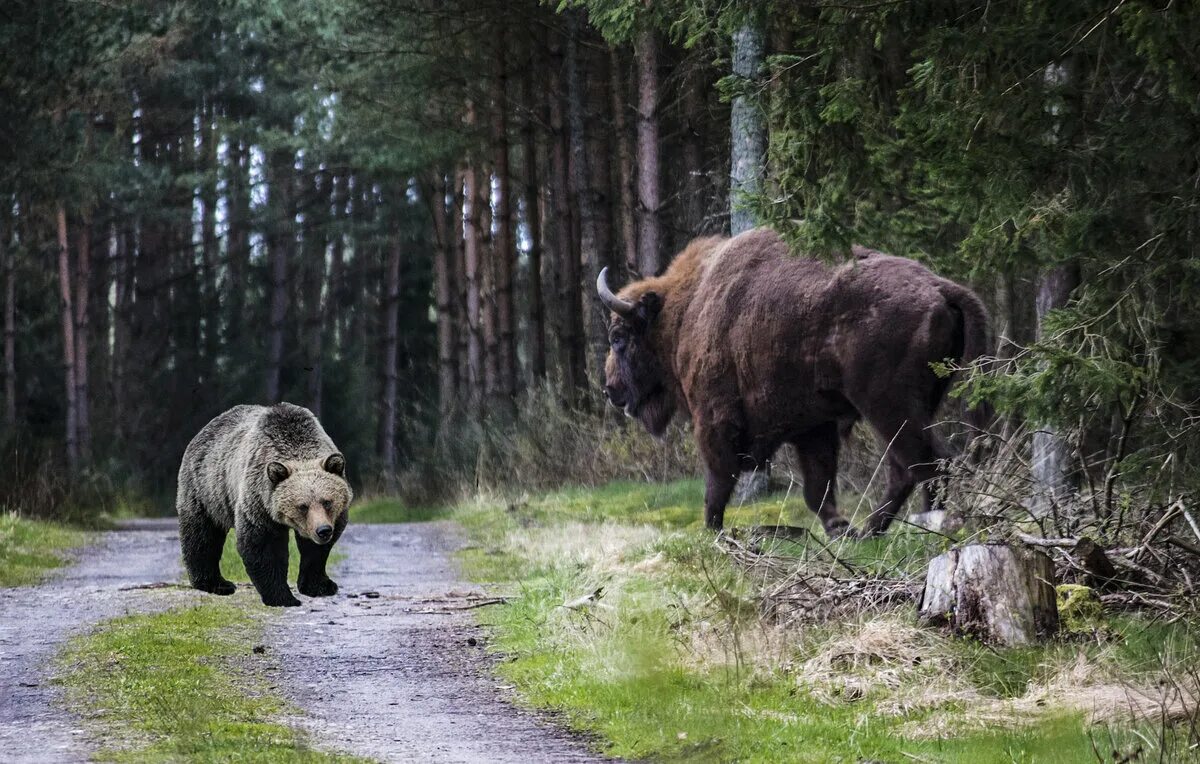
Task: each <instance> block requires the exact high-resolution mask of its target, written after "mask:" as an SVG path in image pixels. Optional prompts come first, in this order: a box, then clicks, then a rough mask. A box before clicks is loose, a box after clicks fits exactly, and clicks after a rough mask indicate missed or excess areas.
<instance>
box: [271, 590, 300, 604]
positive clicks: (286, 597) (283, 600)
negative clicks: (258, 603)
mask: <svg viewBox="0 0 1200 764" xmlns="http://www.w3.org/2000/svg"><path fill="white" fill-rule="evenodd" d="M262 602H263V604H264V605H266V606H267V607H300V600H298V599H296V598H295V597H293V596H292V593H291V592H290V591H289V592H288V593H287V594H279V595H274V596H271V597H267V596H265V595H264V596H263V598H262Z"/></svg>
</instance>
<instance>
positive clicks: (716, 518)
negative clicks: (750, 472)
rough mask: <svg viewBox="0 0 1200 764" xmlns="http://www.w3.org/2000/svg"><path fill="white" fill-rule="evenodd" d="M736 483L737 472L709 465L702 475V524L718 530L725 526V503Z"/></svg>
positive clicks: (727, 501)
mask: <svg viewBox="0 0 1200 764" xmlns="http://www.w3.org/2000/svg"><path fill="white" fill-rule="evenodd" d="M735 485H737V473H735V472H730V471H728V470H724V471H718V470H714V469H712V468H711V467H710V468H708V470H707V471H706V472H705V475H704V525H705V526H706V527H707V528H708V529H709V530H714V531H719V530H721V528H723V527H724V526H725V505H727V504H728V503H729V497H730V495H731V494H732V493H733V487H734V486H735Z"/></svg>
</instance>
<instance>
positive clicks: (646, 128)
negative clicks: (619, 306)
mask: <svg viewBox="0 0 1200 764" xmlns="http://www.w3.org/2000/svg"><path fill="white" fill-rule="evenodd" d="M634 47H635V50H634V57H635V58H636V59H637V68H638V119H637V158H638V179H637V197H638V273H639V274H641V276H642V278H648V277H650V276H657V275H658V274H659V273H661V272H662V270H663V268H665V267H666V257H665V256H664V255H663V251H662V221H661V220H660V218H659V212H660V207H661V206H662V192H661V190H660V188H659V182H660V177H661V174H662V169H661V167H660V154H659V143H658V101H659V80H658V37H657V36H656V35H655V33H654V30H653V29H652V28H649V27H647V28H646V29H643V30H642V31H641V32H639V33H638V36H637V40H636V42H635V46H634Z"/></svg>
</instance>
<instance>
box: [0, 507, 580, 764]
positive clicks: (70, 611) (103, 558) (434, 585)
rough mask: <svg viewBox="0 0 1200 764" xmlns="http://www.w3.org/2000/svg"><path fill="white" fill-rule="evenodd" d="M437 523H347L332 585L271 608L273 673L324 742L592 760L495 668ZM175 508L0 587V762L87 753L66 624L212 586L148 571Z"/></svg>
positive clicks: (74, 628) (174, 541)
mask: <svg viewBox="0 0 1200 764" xmlns="http://www.w3.org/2000/svg"><path fill="white" fill-rule="evenodd" d="M458 543H459V542H458V539H457V536H456V535H455V533H454V528H453V526H451V525H449V524H445V523H418V524H406V525H357V526H356V525H354V524H351V525H350V527H349V528H348V529H347V531H346V534H345V535H344V536H343V537H342V539H341V541H340V542H339V545H338V546H339V548H340V549H341V551H342V552H343V553H344V554H345V555H346V557H345V559H344V560H343V561H342V563H341V564H340V565H339V566H338V569H337V570H336V571H335V572H334V579H335V580H336V581H338V583H339V584H340V585H341V593H340V594H339V595H338V596H336V597H333V598H329V599H320V600H314V599H309V598H307V597H302V598H301V599H302V600H303V602H304V605H303V606H301V607H299V608H289V609H287V610H274V611H272V612H271V615H272V617H271V618H270V619H269V620H268V622H267V623H268V626H267V635H266V644H267V649H268V652H269V656H268V657H269V658H271V659H272V660H270V661H268V664H270V665H272V666H273V667H274V668H275V672H274V674H273V676H270V677H268V679H269V680H270V681H271V682H272V683H273V684H274V685H276V688H277V690H278V691H279V692H281V693H282V694H283V695H284V696H286V697H288V698H290V699H291V700H292V701H293V703H294V704H295V706H296V708H297V709H299V710H300V712H302V713H303V714H304V716H302V717H297V718H293V719H288V720H287V722H288V723H291V724H294V725H296V726H298V727H300V728H303V729H305V730H307V731H308V732H309V734H310V736H311V739H312V742H313V743H314V744H315V745H317V746H318V747H320V748H323V749H327V750H330V751H340V752H346V753H355V754H359V755H361V756H365V757H368V758H372V759H375V760H378V761H387V762H392V761H399V762H417V761H419V762H521V764H533V763H534V762H555V763H556V764H557V762H591V761H598V760H599V759H598V758H597V757H595V756H593V755H591V754H589V753H588V752H587V750H586V747H585V746H584V745H583V743H582V742H581V741H580V740H579V739H578V738H577V737H575V736H572V735H570V734H568V733H565V732H562V731H561V730H558V729H556V728H555V727H554V726H553V725H552V724H551V723H550V722H548V721H547V720H546V719H545V718H543V717H541V716H540V715H537V714H533V713H529V712H526V711H523V710H521V709H519V708H517V707H516V706H514V705H513V704H512V702H511V700H512V697H511V693H510V692H509V691H508V690H507V689H506V688H504V687H501V686H499V685H498V684H497V680H496V679H495V678H494V677H493V676H492V675H491V667H492V659H491V658H490V657H489V656H488V654H487V653H486V651H485V650H484V647H483V643H484V637H485V635H484V634H483V633H482V631H481V630H480V629H479V628H478V627H476V626H474V625H473V622H472V618H471V611H470V610H463V609H457V608H462V607H463V606H464V605H467V604H471V603H472V602H475V601H477V600H476V599H474V598H475V597H477V596H478V593H477V592H473V591H472V589H471V587H469V586H468V585H465V584H463V583H462V582H461V581H459V580H458V577H457V574H456V572H455V570H454V566H453V564H452V562H451V560H450V558H449V553H450V552H451V551H452V550H453V549H454V548H456V545H457V544H458ZM181 576H182V571H181V569H180V564H179V535H178V529H177V526H176V523H175V519H174V518H168V519H163V520H145V521H136V522H133V523H129V524H127V525H125V526H124V527H123V528H122V529H120V530H117V531H112V532H108V533H104V534H101V535H100V536H99V537H98V539H97V540H96V542H95V543H94V544H92V545H90V546H88V547H86V548H84V549H83V550H81V551H80V552H78V553H77V554H76V561H75V564H73V565H71V566H69V567H67V568H65V569H64V570H63V571H61V572H60V573H59V574H58V575H56V576H55V577H53V578H52V579H50V580H49V581H47V582H45V583H42V584H40V585H38V586H31V587H20V588H15V589H0V761H3V762H5V764H8V763H10V762H12V763H13V764H17V763H20V764H25V763H26V762H79V761H87V760H88V758H89V756H90V754H91V753H92V752H93V751H94V749H95V745H96V740H95V738H94V737H93V736H92V735H93V734H94V733H95V730H89V729H88V728H87V726H86V724H85V723H84V721H82V716H84V715H85V714H82V713H81V714H75V713H72V712H71V710H70V709H68V708H66V707H65V706H64V704H63V702H62V701H61V699H60V698H59V689H58V688H57V686H55V685H54V684H52V683H51V682H50V678H51V676H52V673H53V669H54V666H53V658H54V656H55V654H56V653H57V651H58V650H59V649H61V647H62V645H63V643H64V642H65V641H66V640H68V639H69V638H70V637H71V636H73V635H75V634H78V633H80V632H83V631H85V630H87V629H88V628H89V627H92V626H94V625H95V624H97V623H99V622H100V621H103V620H106V619H109V618H115V617H118V616H122V615H126V614H129V613H144V612H153V611H158V610H163V609H166V608H168V607H171V606H174V605H179V604H185V603H189V602H196V601H200V600H202V599H204V598H206V597H209V596H211V595H205V594H201V593H199V592H195V591H193V590H190V589H181V588H175V587H171V588H164V589H156V588H147V587H146V586H145V585H146V584H155V583H163V582H174V581H178V580H180V578H181Z"/></svg>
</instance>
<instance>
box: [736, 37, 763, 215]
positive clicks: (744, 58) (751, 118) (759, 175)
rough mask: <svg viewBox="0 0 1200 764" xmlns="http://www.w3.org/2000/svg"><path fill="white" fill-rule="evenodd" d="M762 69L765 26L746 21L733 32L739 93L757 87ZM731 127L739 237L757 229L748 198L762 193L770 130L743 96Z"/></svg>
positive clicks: (738, 98) (738, 101) (756, 106)
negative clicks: (748, 206) (748, 207)
mask: <svg viewBox="0 0 1200 764" xmlns="http://www.w3.org/2000/svg"><path fill="white" fill-rule="evenodd" d="M762 66H763V31H762V26H761V24H759V23H757V22H755V21H747V22H746V23H745V24H743V25H742V26H741V27H739V28H738V30H737V31H735V32H734V33H733V74H734V76H735V77H736V78H738V80H739V89H740V91H739V92H744V90H746V89H749V88H751V87H753V86H754V85H755V84H757V82H758V78H759V73H760V71H761V69H762ZM729 128H730V148H731V157H730V176H731V184H730V189H729V207H730V209H729V230H730V233H732V234H733V235H734V236H737V235H738V234H739V233H742V232H744V231H749V230H750V229H751V228H754V226H755V221H754V216H753V215H752V214H751V213H750V211H749V210H748V209H747V208H746V198H747V197H748V196H752V195H754V194H757V193H759V192H760V191H761V190H762V180H763V159H764V157H765V154H766V150H767V131H766V125H765V123H764V120H763V115H762V111H761V110H760V109H759V107H758V105H757V104H756V103H754V101H753V100H752V99H751V98H749V97H747V96H746V95H744V94H739V95H736V96H734V98H733V104H732V109H731V112H730V125H729Z"/></svg>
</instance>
